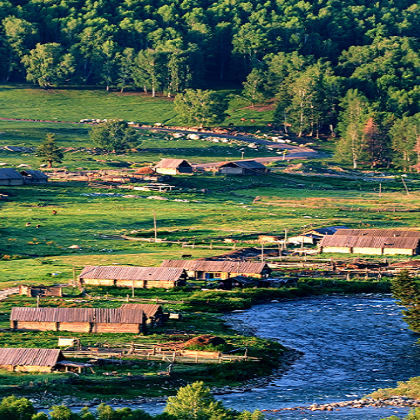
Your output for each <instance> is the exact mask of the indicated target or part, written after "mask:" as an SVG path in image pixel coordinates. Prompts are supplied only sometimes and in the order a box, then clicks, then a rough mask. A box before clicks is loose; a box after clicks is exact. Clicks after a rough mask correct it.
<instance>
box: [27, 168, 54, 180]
mask: <svg viewBox="0 0 420 420" xmlns="http://www.w3.org/2000/svg"><path fill="white" fill-rule="evenodd" d="M20 174H21V175H22V176H24V177H29V178H33V179H36V180H38V181H42V180H46V179H48V175H47V174H44V172H41V171H36V170H35V169H25V170H24V171H21V173H20Z"/></svg>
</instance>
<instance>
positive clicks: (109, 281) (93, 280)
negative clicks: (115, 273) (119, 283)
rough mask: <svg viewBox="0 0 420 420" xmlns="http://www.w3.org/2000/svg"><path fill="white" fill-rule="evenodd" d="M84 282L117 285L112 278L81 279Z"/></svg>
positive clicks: (94, 284)
mask: <svg viewBox="0 0 420 420" xmlns="http://www.w3.org/2000/svg"><path fill="white" fill-rule="evenodd" d="M80 281H81V283H82V284H86V285H88V286H115V280H113V279H111V280H109V279H86V278H81V279H80Z"/></svg>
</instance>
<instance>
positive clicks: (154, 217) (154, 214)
mask: <svg viewBox="0 0 420 420" xmlns="http://www.w3.org/2000/svg"><path fill="white" fill-rule="evenodd" d="M153 225H154V228H155V242H157V225H156V212H155V211H154V210H153Z"/></svg>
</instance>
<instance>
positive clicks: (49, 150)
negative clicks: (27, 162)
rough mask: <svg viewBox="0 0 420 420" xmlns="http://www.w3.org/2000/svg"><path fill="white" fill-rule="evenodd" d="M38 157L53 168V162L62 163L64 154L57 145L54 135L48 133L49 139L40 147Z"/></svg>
mask: <svg viewBox="0 0 420 420" xmlns="http://www.w3.org/2000/svg"><path fill="white" fill-rule="evenodd" d="M36 155H37V156H38V157H40V158H41V162H46V163H47V164H48V167H49V168H51V167H52V164H53V162H57V163H61V162H62V159H63V158H64V154H63V152H62V151H61V149H60V148H59V147H58V146H57V144H56V143H55V136H54V134H51V133H48V134H47V138H46V139H45V140H44V141H43V142H42V144H41V145H40V146H39V147H38V149H37V152H36Z"/></svg>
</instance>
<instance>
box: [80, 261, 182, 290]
mask: <svg viewBox="0 0 420 420" xmlns="http://www.w3.org/2000/svg"><path fill="white" fill-rule="evenodd" d="M186 279H187V273H186V272H185V270H183V269H182V268H170V267H165V268H162V267H124V266H94V265H88V266H86V267H85V268H84V269H83V271H82V272H81V273H80V275H79V282H80V284H81V285H90V286H116V287H134V288H140V289H151V288H154V287H157V288H163V289H172V288H173V287H177V286H184V285H185V281H186Z"/></svg>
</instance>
